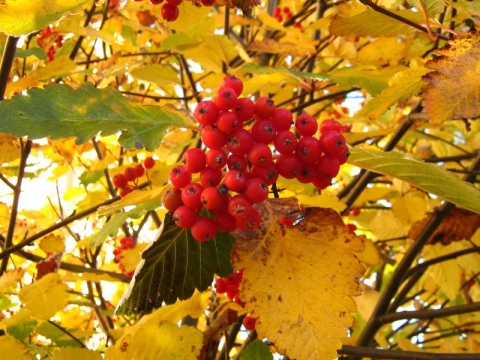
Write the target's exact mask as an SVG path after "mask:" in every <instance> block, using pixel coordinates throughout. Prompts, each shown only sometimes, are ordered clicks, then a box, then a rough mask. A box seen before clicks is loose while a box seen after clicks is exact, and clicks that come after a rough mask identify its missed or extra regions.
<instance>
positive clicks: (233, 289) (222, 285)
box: [215, 270, 257, 331]
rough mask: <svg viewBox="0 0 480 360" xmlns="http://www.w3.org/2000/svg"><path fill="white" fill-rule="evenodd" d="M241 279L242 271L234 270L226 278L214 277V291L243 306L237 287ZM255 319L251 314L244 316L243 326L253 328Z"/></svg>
mask: <svg viewBox="0 0 480 360" xmlns="http://www.w3.org/2000/svg"><path fill="white" fill-rule="evenodd" d="M242 279H243V271H242V270H239V271H235V272H234V273H233V274H231V275H229V276H227V277H226V278H222V277H217V278H216V279H215V291H216V292H217V293H218V294H225V296H226V297H227V299H228V300H230V301H233V302H235V303H236V304H238V305H240V306H242V307H244V306H245V303H244V302H243V301H242V300H240V298H239V292H238V287H239V286H240V283H241V282H242ZM256 321H257V319H256V318H254V317H252V316H249V315H247V316H245V317H244V318H243V326H244V327H245V329H247V330H249V331H252V330H255V323H256Z"/></svg>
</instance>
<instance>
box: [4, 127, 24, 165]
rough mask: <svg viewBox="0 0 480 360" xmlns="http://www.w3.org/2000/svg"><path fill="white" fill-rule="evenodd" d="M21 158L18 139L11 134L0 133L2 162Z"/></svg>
mask: <svg viewBox="0 0 480 360" xmlns="http://www.w3.org/2000/svg"><path fill="white" fill-rule="evenodd" d="M19 158H20V145H19V143H18V140H17V139H16V138H15V137H13V136H12V135H10V134H0V164H3V163H7V162H10V161H13V160H16V159H19Z"/></svg>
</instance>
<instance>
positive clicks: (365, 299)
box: [355, 284, 380, 321]
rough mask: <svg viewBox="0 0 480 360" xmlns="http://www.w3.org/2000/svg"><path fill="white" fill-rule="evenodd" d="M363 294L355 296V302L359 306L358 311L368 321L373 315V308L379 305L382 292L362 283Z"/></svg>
mask: <svg viewBox="0 0 480 360" xmlns="http://www.w3.org/2000/svg"><path fill="white" fill-rule="evenodd" d="M361 287H362V294H361V295H360V296H357V297H355V303H356V304H357V307H358V312H359V313H360V315H361V316H362V317H363V318H364V319H365V321H367V320H368V319H369V318H370V316H371V315H372V312H373V309H374V308H375V306H376V305H377V302H378V299H379V298H380V293H379V292H378V291H376V290H375V289H373V288H372V287H370V286H368V285H365V284H361Z"/></svg>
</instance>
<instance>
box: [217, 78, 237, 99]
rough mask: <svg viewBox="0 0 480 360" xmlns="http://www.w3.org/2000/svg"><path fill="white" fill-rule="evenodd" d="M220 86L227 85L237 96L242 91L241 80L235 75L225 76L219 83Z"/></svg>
mask: <svg viewBox="0 0 480 360" xmlns="http://www.w3.org/2000/svg"><path fill="white" fill-rule="evenodd" d="M220 87H221V88H222V87H229V88H232V89H233V90H235V92H236V93H237V96H240V95H241V94H242V91H243V82H242V80H240V79H239V78H237V77H235V76H227V77H226V78H224V79H223V80H222V82H221V83H220Z"/></svg>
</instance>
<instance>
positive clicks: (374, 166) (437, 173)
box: [348, 147, 480, 213]
mask: <svg viewBox="0 0 480 360" xmlns="http://www.w3.org/2000/svg"><path fill="white" fill-rule="evenodd" d="M350 150H351V151H350V153H351V155H350V157H349V159H348V162H349V164H352V165H355V166H358V167H361V168H364V169H367V170H371V171H374V172H377V173H380V174H383V175H390V176H393V177H395V178H398V179H400V180H403V181H406V182H408V183H410V184H412V185H415V186H416V187H418V188H420V189H422V190H424V191H426V192H429V193H432V194H435V195H437V196H440V197H442V198H443V199H445V200H448V201H450V202H452V203H454V204H456V205H458V206H460V207H464V208H465V209H468V210H471V211H473V212H476V213H480V189H478V188H476V187H474V186H473V185H472V184H470V183H467V182H465V181H462V180H461V179H459V178H458V177H457V176H456V175H455V174H453V173H451V172H449V171H446V170H445V169H442V168H441V167H439V166H437V165H435V164H432V163H426V162H424V161H421V160H418V159H415V158H413V157H411V156H410V155H408V154H406V153H400V152H396V151H390V152H384V151H382V150H379V149H377V148H373V147H372V148H370V147H369V148H351V149H350Z"/></svg>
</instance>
